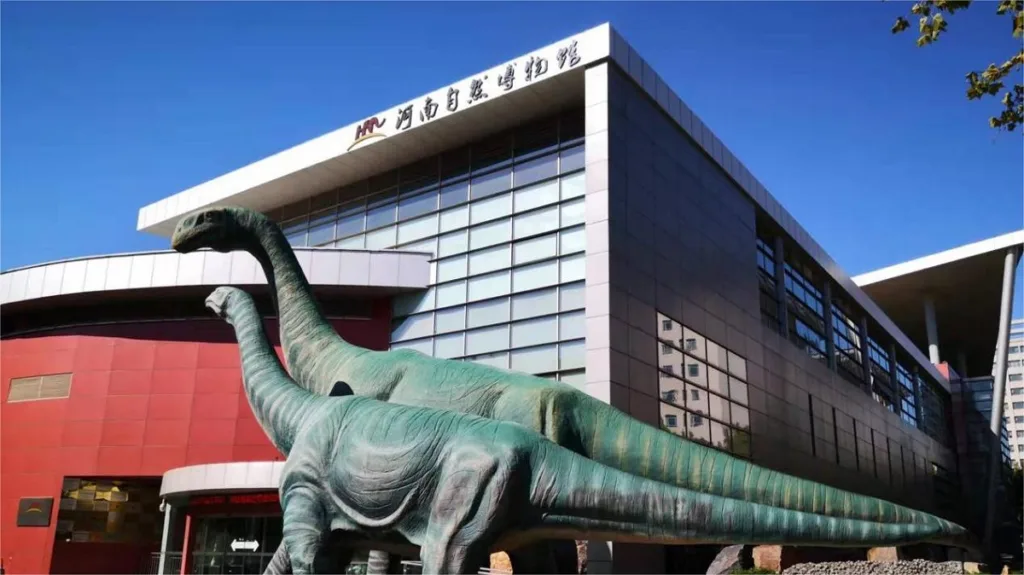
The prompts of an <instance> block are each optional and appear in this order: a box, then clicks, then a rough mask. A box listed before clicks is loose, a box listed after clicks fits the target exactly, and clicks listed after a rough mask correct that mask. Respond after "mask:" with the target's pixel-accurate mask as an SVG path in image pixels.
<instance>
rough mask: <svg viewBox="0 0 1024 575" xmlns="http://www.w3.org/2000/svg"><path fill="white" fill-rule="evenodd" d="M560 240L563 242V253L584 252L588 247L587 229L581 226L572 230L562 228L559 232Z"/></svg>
mask: <svg viewBox="0 0 1024 575" xmlns="http://www.w3.org/2000/svg"><path fill="white" fill-rule="evenodd" d="M559 236H560V238H559V241H560V243H561V250H560V252H559V253H561V254H563V255H564V254H571V253H573V252H582V251H583V250H585V249H586V248H587V230H586V229H585V228H584V227H583V226H580V227H578V228H574V229H571V230H562V231H561V232H559Z"/></svg>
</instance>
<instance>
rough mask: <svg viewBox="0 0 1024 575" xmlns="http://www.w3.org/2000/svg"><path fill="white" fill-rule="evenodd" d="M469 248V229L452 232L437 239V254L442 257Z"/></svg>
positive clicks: (459, 252)
mask: <svg viewBox="0 0 1024 575" xmlns="http://www.w3.org/2000/svg"><path fill="white" fill-rule="evenodd" d="M468 249H469V230H461V231H458V232H452V233H450V234H448V235H444V236H441V237H440V238H438V241H437V255H438V256H440V257H444V256H450V255H454V254H461V253H462V252H464V251H466V250H468Z"/></svg>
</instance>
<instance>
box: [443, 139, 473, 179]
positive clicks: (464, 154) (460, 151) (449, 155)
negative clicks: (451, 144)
mask: <svg viewBox="0 0 1024 575" xmlns="http://www.w3.org/2000/svg"><path fill="white" fill-rule="evenodd" d="M467 173H469V146H463V147H461V148H456V149H454V150H448V151H447V152H444V153H443V154H441V181H442V182H448V181H450V180H452V179H458V178H460V177H464V176H465V175H466V174H467Z"/></svg>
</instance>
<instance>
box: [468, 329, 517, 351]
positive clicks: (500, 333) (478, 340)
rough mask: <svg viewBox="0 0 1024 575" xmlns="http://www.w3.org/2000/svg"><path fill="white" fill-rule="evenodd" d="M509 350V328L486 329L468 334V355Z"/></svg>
mask: <svg viewBox="0 0 1024 575" xmlns="http://www.w3.org/2000/svg"><path fill="white" fill-rule="evenodd" d="M502 349H508V326H507V325H499V326H494V327H485V328H481V329H475V330H473V331H467V332H466V353H467V354H470V355H475V354H478V353H490V352H492V351H498V350H502Z"/></svg>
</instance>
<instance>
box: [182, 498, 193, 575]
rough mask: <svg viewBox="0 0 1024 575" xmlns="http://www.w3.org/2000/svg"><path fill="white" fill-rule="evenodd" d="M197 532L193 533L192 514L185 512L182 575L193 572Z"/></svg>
mask: <svg viewBox="0 0 1024 575" xmlns="http://www.w3.org/2000/svg"><path fill="white" fill-rule="evenodd" d="M193 539H195V534H194V533H192V514H191V513H189V512H188V511H186V512H185V537H184V539H182V545H181V575H188V574H189V573H191V572H192V542H193V541H192V540H193Z"/></svg>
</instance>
